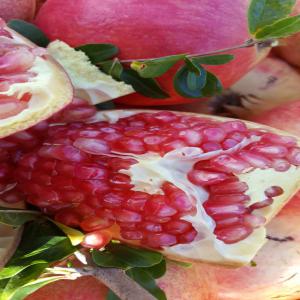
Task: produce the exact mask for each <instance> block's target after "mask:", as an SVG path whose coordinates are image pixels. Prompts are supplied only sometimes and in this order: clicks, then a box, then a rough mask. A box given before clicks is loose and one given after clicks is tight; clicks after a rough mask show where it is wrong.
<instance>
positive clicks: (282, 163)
mask: <svg viewBox="0 0 300 300" xmlns="http://www.w3.org/2000/svg"><path fill="white" fill-rule="evenodd" d="M272 167H273V168H274V170H276V171H278V172H286V171H287V170H289V168H290V167H291V165H290V163H289V162H288V161H287V160H286V159H282V158H276V159H273V161H272Z"/></svg>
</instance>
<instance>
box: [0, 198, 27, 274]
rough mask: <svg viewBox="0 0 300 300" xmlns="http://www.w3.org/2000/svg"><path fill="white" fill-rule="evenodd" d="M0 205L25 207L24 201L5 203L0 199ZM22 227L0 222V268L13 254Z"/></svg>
mask: <svg viewBox="0 0 300 300" xmlns="http://www.w3.org/2000/svg"><path fill="white" fill-rule="evenodd" d="M0 207H2V208H3V207H4V208H17V209H22V208H25V203H24V202H22V201H21V202H18V203H7V202H4V201H1V200H0ZM22 232H23V227H22V226H21V227H13V226H9V225H5V224H1V223H0V269H1V268H3V267H4V266H5V264H6V263H7V262H8V261H9V259H10V258H11V257H12V255H13V254H14V252H15V250H16V249H17V246H18V244H19V242H20V240H21V236H22Z"/></svg>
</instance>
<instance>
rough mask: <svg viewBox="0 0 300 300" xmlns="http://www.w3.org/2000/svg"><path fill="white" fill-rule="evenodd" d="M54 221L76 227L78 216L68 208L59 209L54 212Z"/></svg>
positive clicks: (78, 220)
mask: <svg viewBox="0 0 300 300" xmlns="http://www.w3.org/2000/svg"><path fill="white" fill-rule="evenodd" d="M55 221H57V222H60V223H62V224H65V225H67V226H71V227H77V226H79V224H80V216H79V215H78V214H77V213H75V212H73V211H70V210H68V209H67V210H61V211H59V212H58V213H57V214H55Z"/></svg>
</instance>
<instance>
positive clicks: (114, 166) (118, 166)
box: [109, 158, 138, 172]
mask: <svg viewBox="0 0 300 300" xmlns="http://www.w3.org/2000/svg"><path fill="white" fill-rule="evenodd" d="M136 163H138V161H137V160H135V159H121V158H112V159H111V160H110V162H109V168H110V169H111V170H112V171H113V172H117V171H120V170H128V169H129V168H130V167H131V166H132V165H134V164H136Z"/></svg>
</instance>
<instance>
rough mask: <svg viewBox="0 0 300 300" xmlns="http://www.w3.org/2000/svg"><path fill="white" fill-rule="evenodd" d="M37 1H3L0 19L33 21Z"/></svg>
mask: <svg viewBox="0 0 300 300" xmlns="http://www.w3.org/2000/svg"><path fill="white" fill-rule="evenodd" d="M36 2H37V1H36V0H1V1H0V18H3V19H4V20H6V21H9V20H10V19H22V20H32V19H33V17H34V14H35V10H36Z"/></svg>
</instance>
